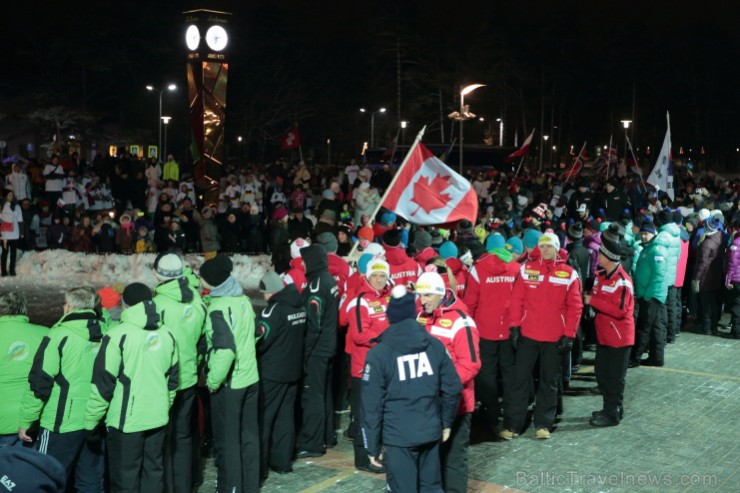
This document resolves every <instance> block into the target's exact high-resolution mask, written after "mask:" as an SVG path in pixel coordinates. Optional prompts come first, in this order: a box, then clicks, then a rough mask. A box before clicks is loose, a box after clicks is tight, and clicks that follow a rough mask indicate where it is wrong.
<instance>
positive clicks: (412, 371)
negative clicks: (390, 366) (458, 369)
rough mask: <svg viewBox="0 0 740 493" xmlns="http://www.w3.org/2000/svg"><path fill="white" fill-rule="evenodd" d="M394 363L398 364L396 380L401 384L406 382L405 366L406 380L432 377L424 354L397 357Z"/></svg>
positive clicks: (429, 365)
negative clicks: (407, 374) (426, 376)
mask: <svg viewBox="0 0 740 493" xmlns="http://www.w3.org/2000/svg"><path fill="white" fill-rule="evenodd" d="M396 363H397V364H398V379H399V380H400V381H402V382H403V381H404V380H406V367H407V366H408V373H409V376H408V378H421V377H423V376H424V375H434V372H433V371H432V365H431V364H430V363H429V358H428V357H427V353H426V352H424V353H417V354H406V355H403V356H399V357H398V358H396Z"/></svg>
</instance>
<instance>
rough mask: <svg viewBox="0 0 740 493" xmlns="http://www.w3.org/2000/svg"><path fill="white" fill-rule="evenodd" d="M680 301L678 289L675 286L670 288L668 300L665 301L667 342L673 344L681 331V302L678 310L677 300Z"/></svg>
mask: <svg viewBox="0 0 740 493" xmlns="http://www.w3.org/2000/svg"><path fill="white" fill-rule="evenodd" d="M677 299H679V300H680V297H679V293H678V289H677V288H676V287H675V286H670V287H669V288H668V298H666V300H665V307H666V340H667V341H668V342H673V341H675V340H676V334H678V333H679V332H680V330H681V322H680V320H681V302H680V301H678V308H676V300H677Z"/></svg>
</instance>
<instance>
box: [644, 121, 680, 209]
mask: <svg viewBox="0 0 740 493" xmlns="http://www.w3.org/2000/svg"><path fill="white" fill-rule="evenodd" d="M665 118H666V125H667V128H666V132H665V138H664V139H663V146H662V147H661V148H660V154H658V161H657V162H656V163H655V167H654V168H653V171H652V172H651V173H650V176H648V179H647V182H648V183H650V184H651V185H653V186H654V187H655V188H656V189H658V190H662V191H664V192H665V193H666V194H668V197H669V198H670V199H671V200H673V197H674V195H673V162H672V156H671V117H670V115H669V114H668V113H666V115H665Z"/></svg>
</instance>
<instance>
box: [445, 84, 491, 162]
mask: <svg viewBox="0 0 740 493" xmlns="http://www.w3.org/2000/svg"><path fill="white" fill-rule="evenodd" d="M484 86H485V84H470V85H468V86H465V87H463V88H462V89H461V90H460V111H459V112H458V111H453V112H452V113H450V114H449V115H447V116H449V117H450V118H452V119H453V120H457V121H459V122H460V164H459V168H460V174H462V172H463V122H464V121H465V120H470V119H471V118H475V115H474V114H473V113H470V111H469V108H468V107H467V106H465V95H466V94H470V93H471V92H473V91H475V90H476V89H478V88H480V87H484Z"/></svg>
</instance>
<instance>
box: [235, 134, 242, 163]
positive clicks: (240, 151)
mask: <svg viewBox="0 0 740 493" xmlns="http://www.w3.org/2000/svg"><path fill="white" fill-rule="evenodd" d="M236 141H237V142H239V161H241V160H242V159H243V158H244V150H243V149H242V143H243V142H244V138H243V137H242V136H241V135H238V136H237V137H236Z"/></svg>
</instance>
